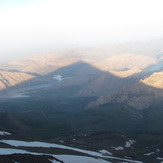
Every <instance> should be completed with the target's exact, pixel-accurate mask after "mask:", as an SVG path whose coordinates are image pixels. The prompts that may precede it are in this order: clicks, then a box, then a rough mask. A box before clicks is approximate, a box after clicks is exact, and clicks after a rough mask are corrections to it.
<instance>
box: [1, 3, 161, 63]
mask: <svg viewBox="0 0 163 163" xmlns="http://www.w3.org/2000/svg"><path fill="white" fill-rule="evenodd" d="M162 6H163V0H0V62H2V61H6V60H11V59H16V58H22V57H24V56H31V55H38V54H43V53H47V52H52V51H56V50H61V49H66V48H68V47H76V46H77V47H80V46H95V45H107V44H109V43H116V42H127V41H137V40H147V39H153V38H154V39H155V38H163V9H162Z"/></svg>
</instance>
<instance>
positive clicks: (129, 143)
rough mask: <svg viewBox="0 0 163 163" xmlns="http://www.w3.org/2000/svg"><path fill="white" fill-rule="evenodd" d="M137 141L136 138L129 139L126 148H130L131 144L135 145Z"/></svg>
mask: <svg viewBox="0 0 163 163" xmlns="http://www.w3.org/2000/svg"><path fill="white" fill-rule="evenodd" d="M135 142H136V141H135V140H128V141H126V144H125V147H126V148H129V147H131V145H133V144H134V143H135Z"/></svg>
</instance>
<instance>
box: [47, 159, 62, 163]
mask: <svg viewBox="0 0 163 163" xmlns="http://www.w3.org/2000/svg"><path fill="white" fill-rule="evenodd" d="M49 161H51V162H52V163H58V162H59V161H56V160H50V159H49ZM59 163H60V162H59Z"/></svg>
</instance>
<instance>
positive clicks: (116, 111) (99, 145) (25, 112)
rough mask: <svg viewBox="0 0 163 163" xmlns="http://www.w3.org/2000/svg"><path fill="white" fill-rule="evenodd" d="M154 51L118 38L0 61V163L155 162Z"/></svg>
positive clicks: (158, 99) (157, 95) (162, 134)
mask: <svg viewBox="0 0 163 163" xmlns="http://www.w3.org/2000/svg"><path fill="white" fill-rule="evenodd" d="M162 49H163V47H162V40H161V41H158V40H157V41H154V42H147V43H126V44H121V45H120V44H119V45H109V46H105V47H97V48H93V47H91V48H76V49H72V50H67V51H64V52H58V53H49V54H44V55H40V56H34V57H31V58H28V59H26V60H23V61H15V62H12V63H9V64H7V65H2V66H1V67H0V68H1V71H0V74H1V81H0V82H1V85H2V86H1V88H2V90H1V91H0V155H1V157H0V162H5V161H6V160H7V161H8V162H13V161H14V162H23V161H24V160H28V162H35V160H37V161H36V162H40V163H41V162H62V163H63V162H65V163H67V162H71V163H73V162H78V161H79V160H82V161H81V162H82V163H85V162H88V161H90V162H93V163H95V162H97V163H103V162H115V163H116V162H136V163H137V162H148V163H152V162H158V163H159V162H160V160H162V156H163V142H162V140H163V139H162V138H163V128H162V124H163V119H162V117H163V110H162V105H163V102H162V97H163V71H162V70H163V66H162V56H163V53H162ZM33 145H34V146H33ZM18 153H19V154H18ZM45 154H46V155H45Z"/></svg>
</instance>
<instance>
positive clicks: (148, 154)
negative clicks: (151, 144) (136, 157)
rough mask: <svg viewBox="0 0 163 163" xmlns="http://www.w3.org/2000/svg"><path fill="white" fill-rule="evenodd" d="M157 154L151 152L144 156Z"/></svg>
mask: <svg viewBox="0 0 163 163" xmlns="http://www.w3.org/2000/svg"><path fill="white" fill-rule="evenodd" d="M154 153H155V152H150V153H146V154H144V155H145V156H150V155H152V154H154Z"/></svg>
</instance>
